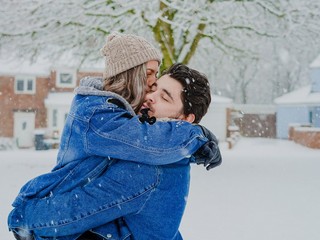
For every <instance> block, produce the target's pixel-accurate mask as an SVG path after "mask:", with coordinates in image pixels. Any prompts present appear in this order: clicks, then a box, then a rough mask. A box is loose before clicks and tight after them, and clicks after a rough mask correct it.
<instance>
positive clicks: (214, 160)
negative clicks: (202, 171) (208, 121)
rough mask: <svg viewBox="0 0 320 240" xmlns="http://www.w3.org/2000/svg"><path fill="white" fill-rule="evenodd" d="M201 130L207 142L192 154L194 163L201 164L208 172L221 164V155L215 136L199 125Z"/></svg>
mask: <svg viewBox="0 0 320 240" xmlns="http://www.w3.org/2000/svg"><path fill="white" fill-rule="evenodd" d="M199 126H200V127H201V128H202V131H203V133H204V135H205V137H206V138H208V140H209V141H208V142H206V143H205V144H204V145H203V146H202V147H200V148H199V149H198V151H196V152H195V153H194V155H193V156H194V158H195V162H196V163H197V164H198V165H199V164H203V165H204V166H205V167H206V169H207V170H210V169H212V168H214V167H217V166H219V165H220V164H221V162H222V157H221V153H220V150H219V146H218V140H217V138H216V136H215V135H214V134H213V133H212V132H210V131H209V130H208V129H207V128H205V127H203V126H201V125H199Z"/></svg>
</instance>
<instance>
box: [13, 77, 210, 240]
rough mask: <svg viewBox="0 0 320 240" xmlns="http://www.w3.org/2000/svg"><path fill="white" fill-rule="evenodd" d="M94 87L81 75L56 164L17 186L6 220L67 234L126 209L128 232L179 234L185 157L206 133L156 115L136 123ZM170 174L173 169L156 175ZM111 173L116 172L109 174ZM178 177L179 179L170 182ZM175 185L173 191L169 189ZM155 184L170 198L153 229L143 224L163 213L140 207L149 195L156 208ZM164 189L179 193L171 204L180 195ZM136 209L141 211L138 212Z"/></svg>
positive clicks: (45, 233)
mask: <svg viewBox="0 0 320 240" xmlns="http://www.w3.org/2000/svg"><path fill="white" fill-rule="evenodd" d="M100 90H101V79H99V78H89V79H86V80H84V81H82V84H81V86H80V87H79V88H78V89H76V93H77V95H76V96H75V98H74V100H73V103H72V106H71V109H70V113H69V116H68V118H67V121H66V125H65V128H64V131H63V135H62V141H61V146H60V149H59V153H58V162H57V166H56V167H55V168H54V169H53V170H52V172H50V173H48V174H44V175H41V176H39V177H37V178H35V179H33V180H31V181H30V182H28V183H27V184H26V185H25V186H24V187H23V188H22V189H21V191H20V193H19V195H18V197H17V198H16V200H15V201H14V203H13V206H14V207H15V208H14V210H13V211H12V212H11V213H10V215H9V218H8V224H9V228H10V229H25V230H26V231H31V232H34V233H35V234H36V235H37V236H50V237H53V236H67V235H70V236H71V235H72V236H75V235H73V234H76V235H77V234H78V233H81V232H83V231H85V230H87V229H94V230H96V231H99V227H101V226H103V225H104V224H105V223H107V222H110V221H112V220H114V219H117V218H119V217H121V216H126V217H125V221H126V223H127V225H128V226H129V228H130V231H131V232H132V233H133V236H140V235H141V237H140V238H137V239H144V238H143V236H149V235H150V236H151V234H153V235H154V236H160V235H161V234H162V233H161V234H160V233H159V234H160V235H159V234H158V233H157V232H161V231H163V232H164V235H168V236H170V237H165V236H163V237H159V238H153V239H175V238H176V237H179V236H180V235H179V233H178V232H177V229H178V228H177V227H178V226H179V224H180V220H181V216H182V213H183V209H184V206H185V201H184V199H185V197H186V196H187V192H188V183H189V180H188V179H189V165H188V163H189V159H187V157H189V156H190V155H191V154H192V153H194V152H195V151H196V150H197V149H198V148H199V147H200V146H202V145H203V144H204V143H205V142H206V141H207V139H206V138H205V137H204V136H203V133H202V130H201V129H200V127H198V126H195V125H191V124H189V123H187V122H184V121H157V122H156V123H155V124H154V125H149V124H148V123H141V122H140V121H139V117H138V116H135V114H134V112H133V111H132V108H131V107H130V105H129V104H127V103H126V102H125V101H124V100H123V99H122V98H121V97H120V96H118V95H116V94H114V93H110V92H106V91H100ZM110 99H117V100H119V101H120V102H121V103H122V104H123V106H122V107H119V104H114V103H113V102H112V101H110ZM132 116H133V117H132ZM110 159H121V160H122V161H119V162H118V163H116V164H114V165H113V166H112V167H110V166H109V165H110V164H111V163H112V162H114V161H113V160H110ZM123 160H124V161H123ZM133 162H136V163H133ZM177 162H178V163H177ZM137 163H140V164H137ZM167 164H169V165H167ZM170 164H171V165H170ZM156 165H163V166H156ZM164 165H165V166H164ZM177 166H178V167H177ZM178 169H180V171H178ZM139 170H140V171H139ZM141 170H143V171H141ZM139 173H140V174H139ZM170 174H172V176H173V177H171V178H168V177H163V176H164V175H165V176H169V175H170ZM119 176H120V177H121V178H120V179H117V178H118V177H119ZM113 178H116V180H114V179H113ZM161 179H162V180H161ZM160 180H161V181H160ZM169 180H170V181H169ZM178 180H179V181H180V182H179V184H177V185H176V188H172V186H175V181H178ZM104 187H105V188H104ZM180 188H181V191H177V189H180ZM159 189H162V190H166V191H168V192H167V194H168V197H170V201H171V203H172V204H171V205H172V206H170V207H169V205H168V213H167V214H166V216H171V215H172V216H171V217H169V219H171V220H168V221H167V222H166V224H165V227H164V226H162V227H161V228H160V225H161V224H158V225H159V226H158V227H159V229H158V228H157V229H158V230H156V229H154V231H151V230H152V229H153V228H152V226H157V224H155V223H154V222H159V223H161V222H162V223H163V221H162V218H163V217H165V216H159V218H158V220H156V219H157V218H156V217H154V216H156V213H157V212H155V211H153V210H152V211H151V207H148V208H146V206H148V205H149V204H151V203H153V204H155V205H156V206H158V207H160V206H161V208H163V205H165V204H164V202H163V199H162V198H163V197H165V196H164V195H163V193H161V191H160V190H159ZM172 189H175V190H174V192H171V191H172ZM175 191H176V193H175ZM156 193H158V195H159V196H158V195H157V194H156ZM170 194H173V195H170ZM160 196H162V197H160ZM172 196H175V197H174V198H173V199H179V198H180V199H179V204H180V203H181V199H183V201H182V202H183V204H182V205H181V204H180V205H179V204H175V201H173V199H172ZM177 202H178V201H177ZM173 203H174V204H173ZM175 208H176V209H175ZM147 209H149V210H147ZM153 209H157V208H156V207H155V208H153ZM143 210H145V211H146V213H145V215H141V214H139V213H141V212H143ZM159 212H161V213H163V211H159ZM164 212H166V211H164ZM131 215H132V216H131ZM128 216H131V217H128ZM142 216H144V217H142ZM141 218H142V219H144V220H145V221H143V220H142V219H141ZM147 219H149V220H152V221H153V222H152V224H151V223H150V224H147V226H148V230H150V234H149V235H148V234H147V233H145V231H146V230H145V228H143V229H141V224H140V227H139V224H138V225H137V227H136V228H135V227H134V226H135V224H137V223H139V222H146V223H148V221H147ZM163 219H165V218H163ZM167 219H168V218H167ZM171 221H172V223H171ZM110 226H111V227H113V226H112V223H110V224H107V225H106V226H105V227H104V228H103V229H104V230H106V229H108V227H110ZM164 228H165V229H168V230H164ZM172 229H173V230H172ZM100 230H101V229H100ZM101 231H102V230H101ZM147 232H148V231H147ZM139 234H140V235H139ZM39 239H42V238H39ZM61 239H62V238H61ZM66 239H73V238H72V237H70V238H66ZM119 239H120V238H119ZM145 239H148V237H146V238H145ZM177 239H179V238H177Z"/></svg>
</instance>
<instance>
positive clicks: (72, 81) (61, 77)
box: [56, 70, 76, 88]
mask: <svg viewBox="0 0 320 240" xmlns="http://www.w3.org/2000/svg"><path fill="white" fill-rule="evenodd" d="M56 85H57V87H63V88H73V87H75V86H76V71H74V70H60V71H57V83H56Z"/></svg>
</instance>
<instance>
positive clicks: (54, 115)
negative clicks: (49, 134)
mask: <svg viewBox="0 0 320 240" xmlns="http://www.w3.org/2000/svg"><path fill="white" fill-rule="evenodd" d="M52 126H53V127H57V126H58V110H57V109H53V111H52Z"/></svg>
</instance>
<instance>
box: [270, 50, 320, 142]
mask: <svg viewBox="0 0 320 240" xmlns="http://www.w3.org/2000/svg"><path fill="white" fill-rule="evenodd" d="M310 78H311V84H310V85H308V86H305V87H303V88H300V89H297V90H296V91H293V92H290V93H288V94H285V95H283V96H281V97H279V98H276V99H275V100H274V103H275V104H276V108H277V137H278V138H282V139H288V138H289V130H290V127H294V126H295V127H300V130H303V131H304V132H308V131H314V132H318V130H320V55H319V57H318V58H316V59H315V61H314V62H313V63H312V64H311V65H310ZM301 127H309V128H310V127H312V129H306V128H304V129H301ZM300 130H299V131H300ZM314 136H315V134H314ZM319 144H320V143H319Z"/></svg>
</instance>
